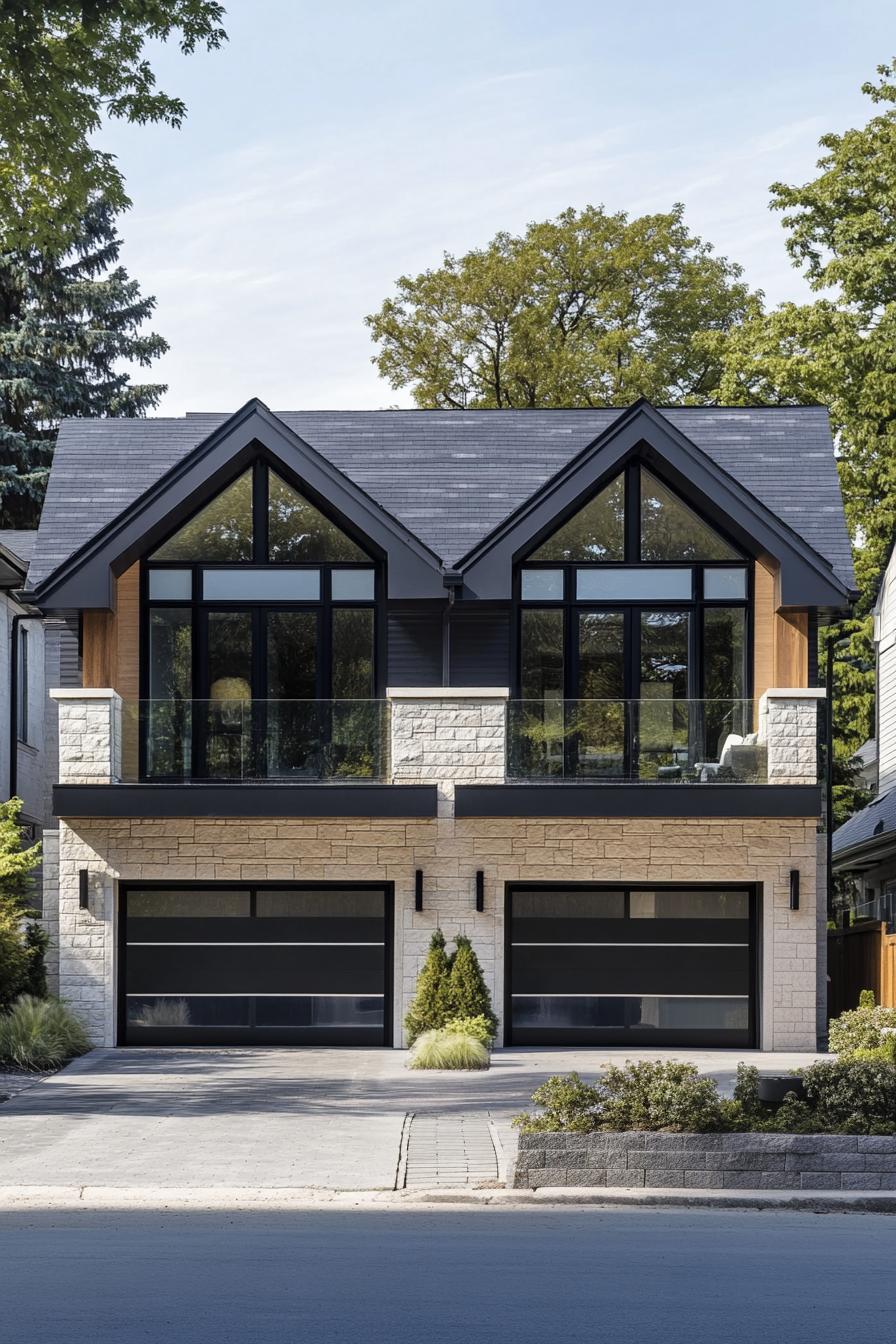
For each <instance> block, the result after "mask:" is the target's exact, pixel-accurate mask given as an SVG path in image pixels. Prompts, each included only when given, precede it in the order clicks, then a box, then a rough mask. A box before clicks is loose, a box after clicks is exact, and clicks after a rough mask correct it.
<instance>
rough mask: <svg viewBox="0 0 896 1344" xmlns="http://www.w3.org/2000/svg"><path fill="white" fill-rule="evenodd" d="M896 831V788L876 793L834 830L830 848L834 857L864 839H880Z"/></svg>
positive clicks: (863, 841)
mask: <svg viewBox="0 0 896 1344" xmlns="http://www.w3.org/2000/svg"><path fill="white" fill-rule="evenodd" d="M894 832H896V789H890V790H889V791H888V792H887V793H881V794H878V796H877V797H876V798H875V799H874V801H873V802H871V803H869V804H868V806H867V807H863V808H862V810H861V812H856V814H855V816H853V817H850V819H849V821H844V823H843V825H842V826H841V827H840V828H839V829H838V830H836V831H835V832H834V834H833V836H832V837H831V848H832V849H833V852H834V858H836V857H837V855H838V854H842V853H844V851H845V850H848V849H852V848H853V846H854V845H861V844H864V843H865V841H866V840H881V839H884V838H885V837H886V836H888V835H893V834H894Z"/></svg>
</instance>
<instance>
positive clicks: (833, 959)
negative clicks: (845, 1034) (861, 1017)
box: [828, 923, 896, 1018]
mask: <svg viewBox="0 0 896 1344" xmlns="http://www.w3.org/2000/svg"><path fill="white" fill-rule="evenodd" d="M863 989H873V990H874V997H875V999H876V1001H877V1002H878V1003H880V1004H883V1006H884V1007H885V1008H896V933H887V926H886V924H872V923H868V924H855V925H853V927H852V928H851V929H837V930H836V931H831V932H829V933H828V1017H829V1018H830V1017H839V1015H840V1014H841V1013H842V1012H845V1011H846V1010H847V1009H848V1008H857V1007H858V1003H859V994H860V993H861V991H862V990H863Z"/></svg>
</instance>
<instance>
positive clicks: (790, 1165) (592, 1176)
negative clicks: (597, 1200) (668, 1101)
mask: <svg viewBox="0 0 896 1344" xmlns="http://www.w3.org/2000/svg"><path fill="white" fill-rule="evenodd" d="M513 1186H514V1188H515V1189H517V1190H537V1189H539V1187H542V1186H592V1187H594V1186H598V1187H600V1186H609V1187H642V1186H647V1187H649V1188H651V1189H653V1188H657V1187H662V1186H667V1187H672V1188H675V1189H692V1190H896V1135H894V1136H892V1137H891V1136H884V1137H880V1138H878V1137H876V1136H866V1135H852V1134H654V1133H647V1132H645V1131H643V1130H634V1131H631V1132H630V1133H624V1134H522V1135H521V1136H520V1146H519V1153H518V1155H517V1160H516V1166H515V1169H514V1175H513Z"/></svg>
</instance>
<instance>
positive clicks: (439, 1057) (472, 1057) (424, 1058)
mask: <svg viewBox="0 0 896 1344" xmlns="http://www.w3.org/2000/svg"><path fill="white" fill-rule="evenodd" d="M488 1066H489V1053H488V1047H487V1046H485V1045H484V1044H483V1043H482V1041H480V1040H477V1038H476V1037H475V1036H470V1035H468V1034H466V1033H465V1032H461V1031H451V1030H449V1029H448V1028H447V1027H441V1028H438V1029H436V1030H435V1031H425V1032H424V1033H423V1035H422V1036H419V1037H418V1038H417V1040H416V1042H415V1043H414V1047H413V1049H412V1050H411V1053H410V1057H409V1059H408V1068H409V1069H469V1070H472V1069H487V1068H488Z"/></svg>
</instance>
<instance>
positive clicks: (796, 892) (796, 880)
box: [790, 868, 800, 910]
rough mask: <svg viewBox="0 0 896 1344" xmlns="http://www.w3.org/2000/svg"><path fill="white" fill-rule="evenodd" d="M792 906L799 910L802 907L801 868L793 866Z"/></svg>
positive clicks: (791, 871) (791, 872)
mask: <svg viewBox="0 0 896 1344" xmlns="http://www.w3.org/2000/svg"><path fill="white" fill-rule="evenodd" d="M790 908H791V910H799V908H800V870H799V868H791V870H790Z"/></svg>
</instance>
